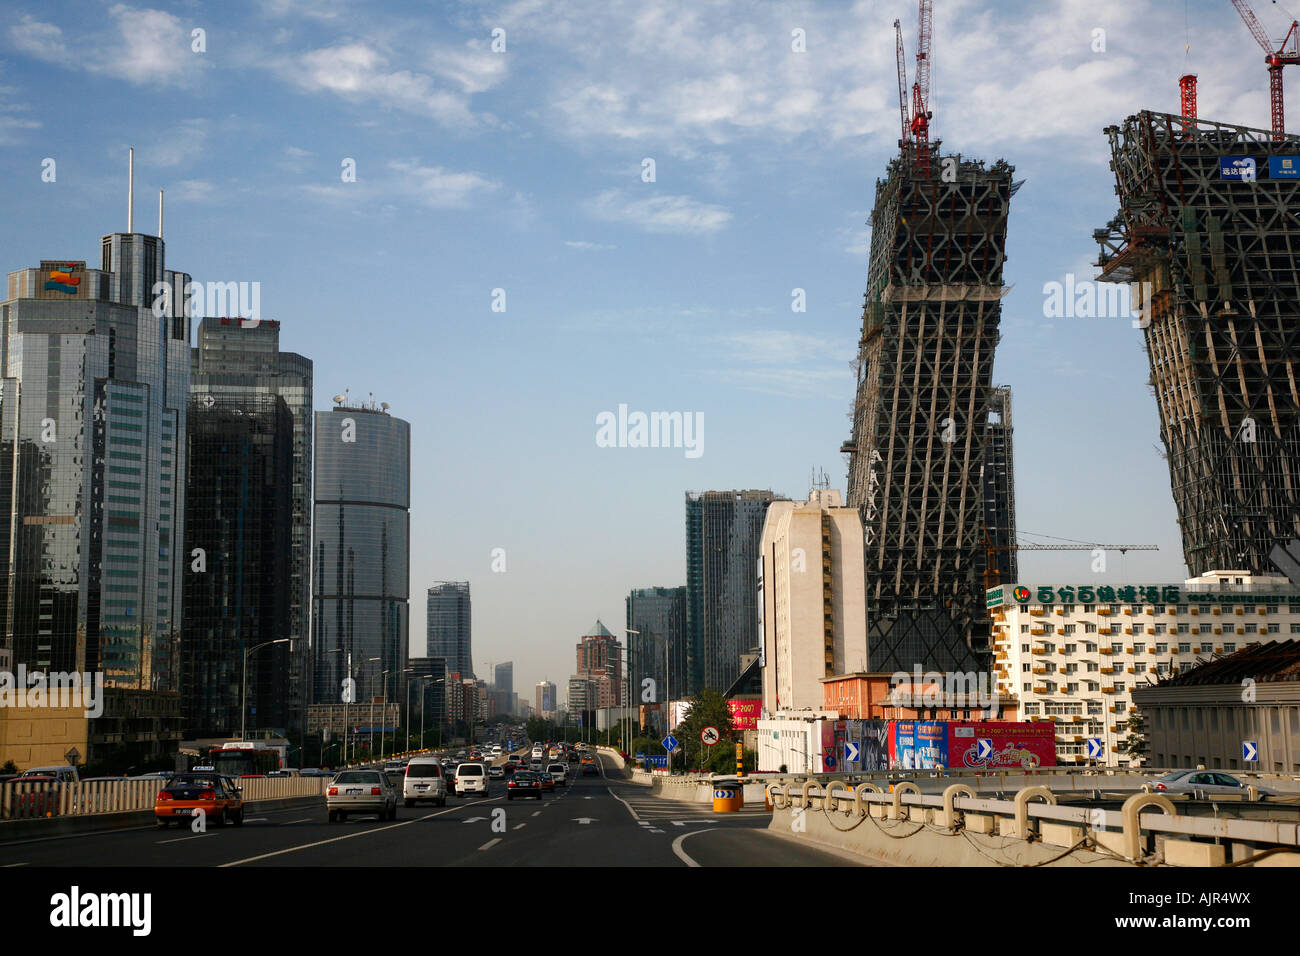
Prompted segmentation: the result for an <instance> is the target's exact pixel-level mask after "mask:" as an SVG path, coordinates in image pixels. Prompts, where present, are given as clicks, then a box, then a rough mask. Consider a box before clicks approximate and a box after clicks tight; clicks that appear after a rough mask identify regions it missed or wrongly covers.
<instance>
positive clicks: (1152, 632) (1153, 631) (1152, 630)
mask: <svg viewBox="0 0 1300 956" xmlns="http://www.w3.org/2000/svg"><path fill="white" fill-rule="evenodd" d="M1155 632H1156V629H1155V628H1154V627H1148V628H1147V633H1148V634H1154V633H1155Z"/></svg>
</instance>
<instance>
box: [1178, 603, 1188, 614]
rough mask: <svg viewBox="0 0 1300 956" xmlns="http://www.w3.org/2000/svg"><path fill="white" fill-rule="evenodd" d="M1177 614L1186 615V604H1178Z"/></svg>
mask: <svg viewBox="0 0 1300 956" xmlns="http://www.w3.org/2000/svg"><path fill="white" fill-rule="evenodd" d="M1178 613H1179V614H1186V613H1187V605H1186V604H1180V605H1178Z"/></svg>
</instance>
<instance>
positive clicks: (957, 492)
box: [841, 142, 1020, 670]
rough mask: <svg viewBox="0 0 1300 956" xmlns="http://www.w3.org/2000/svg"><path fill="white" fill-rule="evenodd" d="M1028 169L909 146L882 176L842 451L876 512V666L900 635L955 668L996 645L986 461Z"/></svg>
mask: <svg viewBox="0 0 1300 956" xmlns="http://www.w3.org/2000/svg"><path fill="white" fill-rule="evenodd" d="M1012 172H1013V168H1012V167H1011V166H1009V165H1008V164H1007V163H1006V162H1004V161H1002V160H998V161H997V162H996V163H994V164H993V165H992V166H991V167H988V168H986V167H985V165H984V163H983V162H978V161H971V160H965V159H962V158H961V157H960V156H944V157H940V156H939V150H938V143H937V142H935V143H932V144H930V143H908V144H907V145H906V147H905V148H904V150H903V151H902V152H901V154H900V155H899V156H898V157H896V158H894V159H893V160H891V161H890V163H889V167H888V170H887V173H886V177H885V178H884V179H883V180H878V181H877V183H876V197H875V208H874V209H873V211H872V214H871V226H872V229H871V250H870V262H869V266H868V274H867V290H866V296H865V305H864V308H863V314H862V334H861V338H860V340H859V343H858V347H859V352H858V384H857V395H856V398H855V401H854V406H853V435H852V438H851V439H850V440H849V441H847V442H845V443H844V446H843V447H842V449H841V450H842V451H844V452H846V453H847V454H848V456H849V476H848V503H849V505H851V506H852V507H856V508H858V509H859V511H860V512H861V514H862V525H863V535H864V543H865V561H866V583H867V621H868V640H869V642H870V646H871V654H872V667H873V669H875V668H876V667H877V661H876V657H877V652H878V650H879V651H880V652H881V653H882V654H889V653H890V651H891V645H892V646H893V647H901V646H902V645H904V644H908V645H910V646H913V647H916V648H917V649H918V650H919V652H920V654H921V660H920V663H922V664H924V665H927V666H930V665H931V664H933V666H936V667H938V669H940V670H946V669H948V668H947V667H946V666H942V665H945V664H947V663H950V662H952V661H954V660H955V659H958V658H963V657H966V656H968V654H969V650H968V648H969V647H976V648H980V649H983V648H986V647H987V642H988V629H989V621H988V617H987V615H986V613H985V610H984V600H983V587H984V572H985V565H986V561H987V555H988V553H989V552H988V551H987V550H986V547H987V546H986V542H985V531H986V519H985V515H984V510H983V503H984V494H985V488H984V482H983V481H982V480H981V474H982V473H983V472H984V471H986V466H987V465H988V464H989V463H990V460H991V453H990V451H989V450H988V449H987V447H986V445H987V438H988V422H989V411H990V403H991V401H993V400H994V398H995V396H994V393H992V392H991V390H990V386H991V384H992V374H993V351H994V348H995V346H996V345H997V342H998V324H999V321H1000V319H1001V314H1002V296H1003V295H1004V294H1005V291H1006V290H1005V288H1004V287H1003V284H1002V269H1003V264H1004V263H1005V261H1006V230H1007V214H1008V210H1009V208H1010V203H1011V197H1012V196H1013V195H1014V194H1015V192H1016V190H1017V189H1018V188H1019V185H1020V184H1019V183H1016V182H1013V181H1012V178H1011V176H1012ZM994 404H995V406H996V402H994ZM910 653H911V652H910V651H909V654H910ZM907 666H908V667H910V666H911V663H908V665H907Z"/></svg>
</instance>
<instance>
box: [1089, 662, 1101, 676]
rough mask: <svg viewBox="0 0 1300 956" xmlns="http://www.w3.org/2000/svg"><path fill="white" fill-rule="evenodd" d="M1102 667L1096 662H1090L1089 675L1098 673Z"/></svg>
mask: <svg viewBox="0 0 1300 956" xmlns="http://www.w3.org/2000/svg"><path fill="white" fill-rule="evenodd" d="M1100 666H1101V665H1099V664H1098V663H1097V662H1096V661H1088V673H1089V674H1095V673H1097V670H1098V668H1099V667H1100Z"/></svg>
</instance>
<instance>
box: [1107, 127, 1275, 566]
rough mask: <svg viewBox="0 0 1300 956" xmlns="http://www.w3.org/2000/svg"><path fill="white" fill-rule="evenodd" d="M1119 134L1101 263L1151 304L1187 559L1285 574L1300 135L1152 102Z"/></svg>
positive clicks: (1145, 318)
mask: <svg viewBox="0 0 1300 956" xmlns="http://www.w3.org/2000/svg"><path fill="white" fill-rule="evenodd" d="M1105 132H1106V135H1107V137H1108V138H1109V140H1110V149H1111V168H1112V169H1113V170H1114V171H1115V184H1116V192H1117V193H1118V194H1119V204H1120V211H1119V213H1117V214H1116V216H1115V218H1114V219H1112V220H1111V221H1110V222H1109V223H1108V224H1107V226H1106V228H1105V229H1098V230H1097V231H1096V232H1094V233H1093V236H1094V238H1095V239H1096V240H1097V241H1098V243H1099V244H1100V245H1101V254H1100V258H1099V260H1098V262H1097V264H1098V265H1099V266H1100V267H1101V269H1102V274H1101V276H1100V278H1101V280H1102V281H1106V282H1120V283H1131V284H1132V285H1131V288H1132V289H1133V290H1134V291H1135V299H1140V300H1141V303H1142V306H1143V308H1142V315H1141V324H1142V325H1143V326H1144V328H1143V333H1142V334H1143V338H1144V344H1145V349H1146V353H1147V357H1148V359H1149V360H1150V368H1151V378H1150V384H1151V386H1152V388H1153V390H1154V391H1155V397H1156V406H1157V408H1158V410H1159V412H1160V438H1161V441H1162V442H1163V443H1164V447H1165V457H1166V459H1167V460H1168V462H1169V478H1170V484H1171V486H1172V489H1173V495H1174V504H1175V506H1176V507H1177V509H1178V524H1179V526H1180V528H1181V529H1182V539H1183V558H1184V560H1185V561H1186V562H1187V568H1188V571H1189V572H1190V573H1191V574H1192V575H1200V574H1204V573H1207V572H1209V571H1212V570H1216V569H1218V570H1222V569H1229V568H1232V569H1242V570H1246V571H1250V572H1251V573H1254V574H1261V573H1267V572H1270V571H1273V570H1274V565H1273V561H1272V559H1271V558H1270V552H1271V551H1272V550H1273V549H1274V548H1275V547H1276V546H1278V545H1279V544H1285V543H1286V542H1288V541H1289V540H1291V539H1292V538H1296V537H1300V488H1298V482H1300V415H1298V414H1297V411H1298V407H1300V397H1298V396H1297V392H1296V381H1297V379H1300V349H1297V346H1296V339H1295V324H1296V316H1297V314H1300V273H1298V272H1297V270H1296V267H1295V262H1296V252H1295V250H1296V248H1297V247H1298V246H1300V221H1297V219H1296V216H1295V211H1296V209H1298V208H1300V178H1297V174H1298V172H1300V164H1297V162H1296V155H1297V154H1298V153H1300V137H1296V136H1275V135H1274V134H1273V133H1271V132H1269V131H1267V130H1259V129H1249V128H1247V127H1244V126H1234V125H1231V124H1228V123H1216V122H1212V121H1210V120H1205V119H1196V118H1189V117H1182V116H1171V115H1168V114H1165V113H1152V112H1148V111H1143V112H1141V113H1138V114H1137V115H1135V116H1130V117H1129V118H1128V119H1126V120H1125V121H1124V123H1123V125H1122V126H1110V127H1107V129H1106V131H1105Z"/></svg>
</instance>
